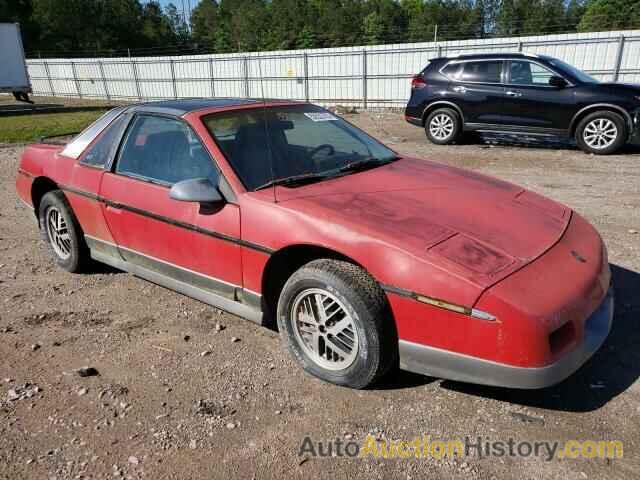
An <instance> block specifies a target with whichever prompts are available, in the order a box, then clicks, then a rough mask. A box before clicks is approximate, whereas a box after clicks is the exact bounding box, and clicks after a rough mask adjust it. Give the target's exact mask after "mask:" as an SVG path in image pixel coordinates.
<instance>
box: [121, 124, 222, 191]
mask: <svg viewBox="0 0 640 480" xmlns="http://www.w3.org/2000/svg"><path fill="white" fill-rule="evenodd" d="M216 172H217V170H216V166H215V165H214V163H213V161H212V159H211V157H210V156H209V154H208V153H207V152H206V150H205V149H204V146H203V145H202V143H200V140H199V139H198V138H197V137H196V135H195V133H193V131H192V130H191V128H189V126H187V124H185V123H184V122H182V121H180V120H177V119H173V118H168V117H161V116H154V115H138V116H136V118H135V119H134V120H133V122H132V124H131V127H130V128H129V132H128V134H127V138H126V140H125V143H124V145H123V147H122V152H121V154H120V158H119V159H118V163H117V164H116V173H119V174H122V175H127V176H131V177H136V178H140V179H142V180H147V181H151V182H155V183H161V184H163V185H173V184H174V183H177V182H180V181H182V180H189V179H193V178H210V179H212V180H213V179H214V178H215V177H216Z"/></svg>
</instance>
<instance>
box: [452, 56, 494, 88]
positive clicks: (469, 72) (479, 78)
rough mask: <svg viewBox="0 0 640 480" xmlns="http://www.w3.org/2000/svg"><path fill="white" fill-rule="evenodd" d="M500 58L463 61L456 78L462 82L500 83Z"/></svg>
mask: <svg viewBox="0 0 640 480" xmlns="http://www.w3.org/2000/svg"><path fill="white" fill-rule="evenodd" d="M501 76H502V60H489V61H483V62H465V63H464V64H463V68H462V72H461V73H460V74H459V76H458V79H457V80H460V81H462V82H476V83H502V78H501Z"/></svg>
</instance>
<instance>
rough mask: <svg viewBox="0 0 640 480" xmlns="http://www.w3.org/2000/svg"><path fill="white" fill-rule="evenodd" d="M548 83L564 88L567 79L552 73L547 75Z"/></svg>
mask: <svg viewBox="0 0 640 480" xmlns="http://www.w3.org/2000/svg"><path fill="white" fill-rule="evenodd" d="M549 85H551V86H552V87H556V88H564V87H566V86H567V85H568V84H567V81H566V80H565V79H564V78H562V77H558V76H556V75H553V76H551V77H549Z"/></svg>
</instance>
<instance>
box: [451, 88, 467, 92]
mask: <svg viewBox="0 0 640 480" xmlns="http://www.w3.org/2000/svg"><path fill="white" fill-rule="evenodd" d="M453 91H454V92H458V93H465V92H466V91H467V89H466V88H465V87H453Z"/></svg>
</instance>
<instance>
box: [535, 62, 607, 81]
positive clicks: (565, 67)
mask: <svg viewBox="0 0 640 480" xmlns="http://www.w3.org/2000/svg"><path fill="white" fill-rule="evenodd" d="M546 60H547V61H548V62H549V63H550V64H551V65H553V66H554V67H556V68H557V69H558V70H560V71H561V72H566V73H568V74H569V75H571V76H572V77H573V78H575V79H576V80H578V81H579V82H582V83H600V82H599V81H598V80H597V79H595V78H593V77H592V76H591V75H587V74H586V73H584V72H583V71H582V70H579V69H577V68H576V67H574V66H573V65H569V64H568V63H565V62H563V61H562V60H558V59H557V58H547V59H546Z"/></svg>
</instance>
